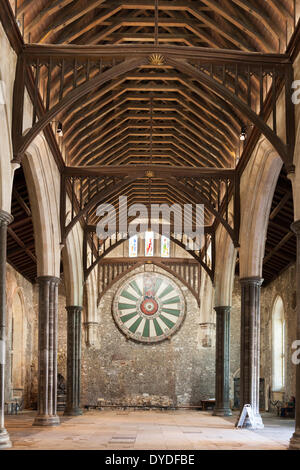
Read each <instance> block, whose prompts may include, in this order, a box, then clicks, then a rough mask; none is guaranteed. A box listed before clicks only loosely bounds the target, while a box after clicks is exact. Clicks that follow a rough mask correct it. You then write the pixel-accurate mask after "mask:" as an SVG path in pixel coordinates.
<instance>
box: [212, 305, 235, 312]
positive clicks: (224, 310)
mask: <svg viewBox="0 0 300 470" xmlns="http://www.w3.org/2000/svg"><path fill="white" fill-rule="evenodd" d="M231 308H232V307H231V306H229V305H227V306H223V307H214V310H215V311H216V312H217V313H223V312H224V313H230V311H231Z"/></svg>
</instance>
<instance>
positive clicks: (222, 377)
mask: <svg viewBox="0 0 300 470" xmlns="http://www.w3.org/2000/svg"><path fill="white" fill-rule="evenodd" d="M230 310H231V307H215V311H216V313H217V319H216V320H217V321H216V391H215V394H216V406H215V409H214V411H213V415H214V416H231V415H232V412H231V409H230V404H229V372H230V361H229V358H230Z"/></svg>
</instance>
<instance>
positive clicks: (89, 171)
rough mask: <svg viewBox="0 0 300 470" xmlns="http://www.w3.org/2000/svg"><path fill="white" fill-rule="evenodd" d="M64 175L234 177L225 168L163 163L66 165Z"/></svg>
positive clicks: (231, 170) (233, 173) (229, 170)
mask: <svg viewBox="0 0 300 470" xmlns="http://www.w3.org/2000/svg"><path fill="white" fill-rule="evenodd" d="M64 175H65V176H87V177H88V176H89V177H95V176H124V175H128V176H131V177H132V176H135V177H136V178H139V177H140V178H143V177H151V178H161V177H162V178H163V177H164V176H181V177H190V178H201V177H203V178H207V177H211V178H214V177H215V178H229V179H231V178H234V175H235V170H233V169H225V168H199V167H198V168H197V167H184V166H183V167H179V166H178V167H175V166H163V165H127V166H125V165H124V166H102V167H101V166H97V167H66V168H65V169H64Z"/></svg>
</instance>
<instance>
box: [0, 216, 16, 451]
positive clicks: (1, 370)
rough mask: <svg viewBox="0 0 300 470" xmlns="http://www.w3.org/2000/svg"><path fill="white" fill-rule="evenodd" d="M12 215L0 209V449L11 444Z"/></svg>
mask: <svg viewBox="0 0 300 470" xmlns="http://www.w3.org/2000/svg"><path fill="white" fill-rule="evenodd" d="M12 220H13V217H12V216H11V215H10V214H8V213H7V212H5V211H2V210H0V449H7V448H9V447H11V446H12V444H11V441H10V438H9V434H8V432H7V430H6V429H5V426H4V400H5V396H4V394H5V353H6V331H5V330H6V252H7V243H6V241H7V226H8V225H9V224H10V223H11V222H12Z"/></svg>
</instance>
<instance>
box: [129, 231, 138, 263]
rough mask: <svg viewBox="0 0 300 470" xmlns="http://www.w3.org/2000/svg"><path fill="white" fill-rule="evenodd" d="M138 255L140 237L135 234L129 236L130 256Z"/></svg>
mask: <svg viewBox="0 0 300 470" xmlns="http://www.w3.org/2000/svg"><path fill="white" fill-rule="evenodd" d="M137 255H138V237H137V235H134V236H133V237H131V238H129V257H130V258H136V257H137Z"/></svg>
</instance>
